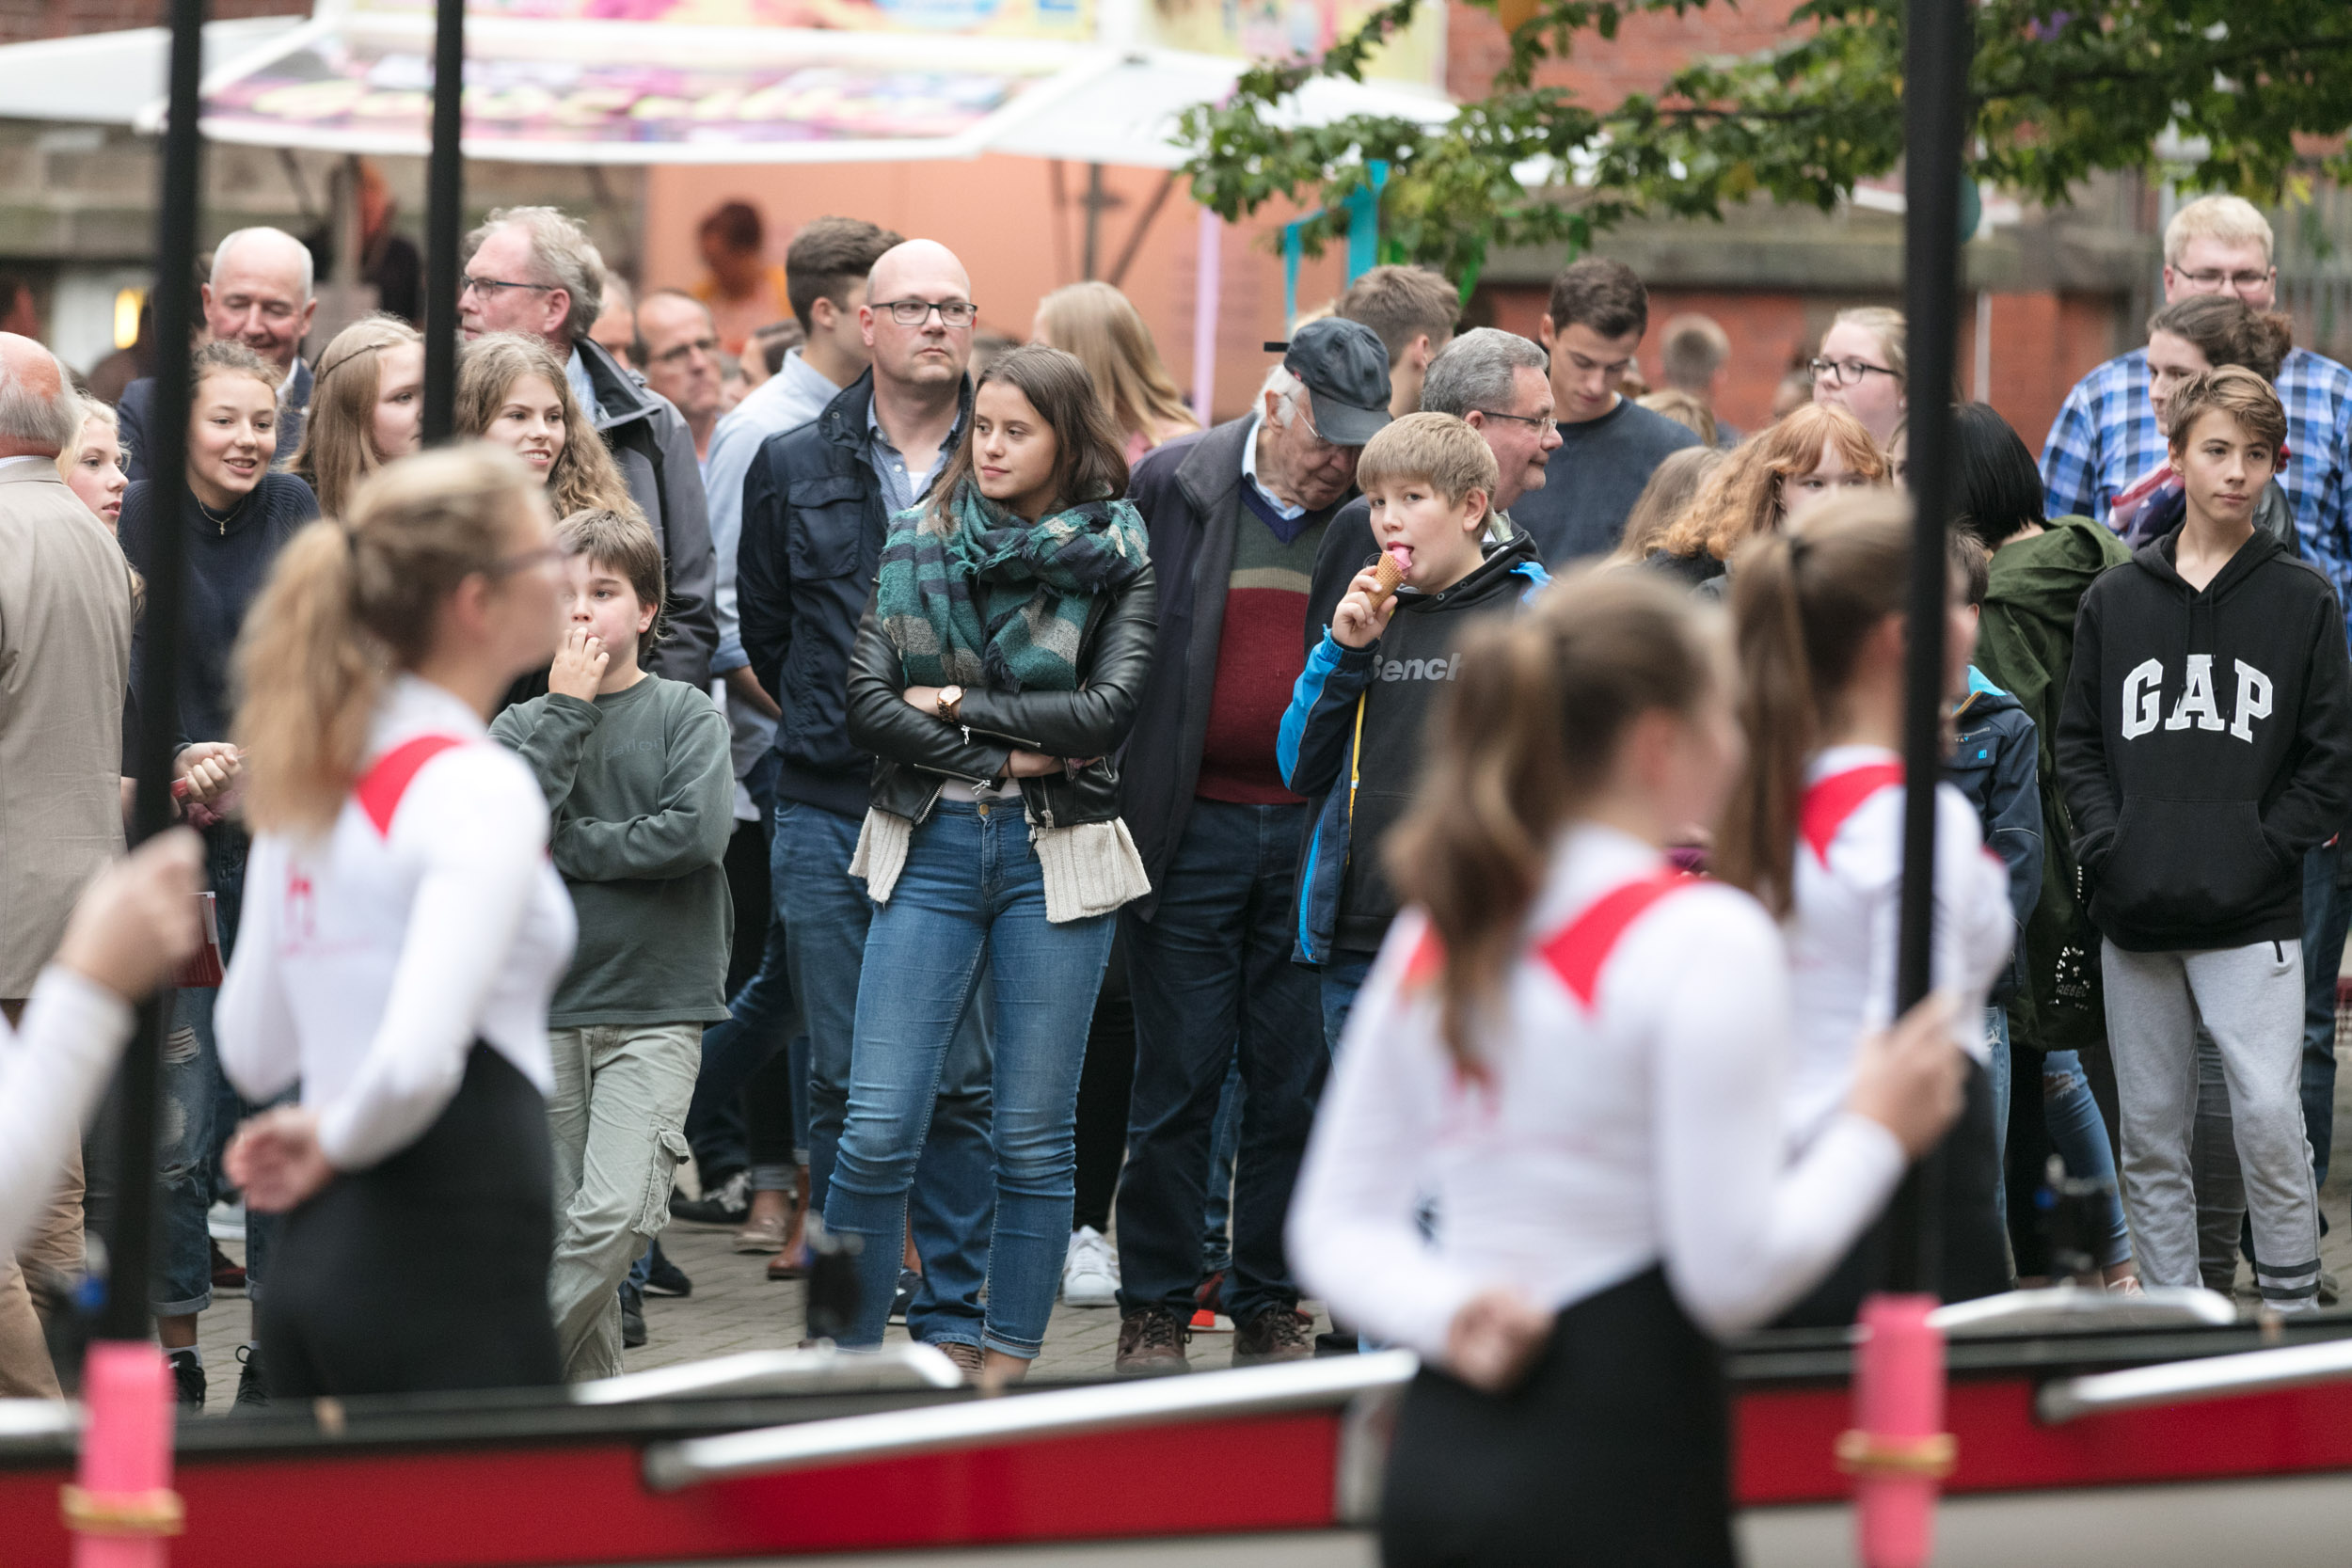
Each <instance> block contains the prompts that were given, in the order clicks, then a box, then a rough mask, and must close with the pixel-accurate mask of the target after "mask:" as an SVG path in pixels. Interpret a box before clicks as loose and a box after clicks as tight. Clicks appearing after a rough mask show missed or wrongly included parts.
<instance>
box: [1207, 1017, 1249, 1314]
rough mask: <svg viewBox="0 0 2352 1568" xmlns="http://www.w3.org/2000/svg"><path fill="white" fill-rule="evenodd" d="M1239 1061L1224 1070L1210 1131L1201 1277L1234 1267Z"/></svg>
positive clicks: (1240, 1088)
mask: <svg viewBox="0 0 2352 1568" xmlns="http://www.w3.org/2000/svg"><path fill="white" fill-rule="evenodd" d="M1246 1092H1247V1091H1246V1090H1244V1089H1243V1088H1242V1086H1241V1063H1239V1062H1235V1063H1233V1064H1232V1066H1231V1067H1229V1068H1227V1069H1225V1087H1224V1088H1222V1089H1220V1090H1219V1091H1217V1097H1216V1125H1215V1126H1214V1128H1213V1129H1212V1130H1211V1132H1210V1133H1209V1208H1208V1212H1207V1213H1205V1214H1203V1215H1202V1216H1201V1220H1200V1223H1201V1227H1202V1228H1201V1231H1200V1277H1201V1278H1203V1279H1206V1278H1208V1277H1209V1275H1213V1274H1224V1273H1229V1272H1231V1271H1232V1267H1233V1161H1234V1160H1235V1159H1236V1158H1237V1157H1238V1156H1239V1155H1240V1153H1241V1100H1242V1096H1243V1094H1244V1093H1246Z"/></svg>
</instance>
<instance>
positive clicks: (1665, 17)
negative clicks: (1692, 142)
mask: <svg viewBox="0 0 2352 1568" xmlns="http://www.w3.org/2000/svg"><path fill="white" fill-rule="evenodd" d="M1798 4H1799V0H1749V3H1748V4H1745V5H1742V6H1740V8H1738V9H1737V10H1734V9H1732V8H1729V7H1726V6H1720V5H1719V6H1709V7H1708V8H1705V9H1697V8H1693V9H1692V10H1690V11H1688V12H1686V13H1684V14H1683V15H1680V16H1674V15H1669V14H1666V13H1663V12H1660V13H1654V14H1650V15H1643V16H1631V17H1628V18H1627V19H1626V20H1625V22H1624V23H1622V24H1620V25H1619V26H1618V28H1617V36H1616V37H1615V38H1614V39H1613V40H1610V41H1608V42H1605V43H1604V42H1602V41H1601V40H1599V39H1598V38H1597V36H1595V35H1593V34H1590V33H1585V34H1581V35H1579V37H1578V40H1577V43H1578V51H1577V53H1576V54H1574V55H1570V56H1569V57H1568V58H1567V59H1565V60H1548V61H1546V62H1545V63H1544V64H1543V65H1542V66H1540V67H1539V68H1537V70H1536V72H1535V81H1536V84H1537V85H1538V86H1542V87H1565V88H1567V89H1568V90H1569V91H1570V92H1573V93H1574V94H1575V95H1576V97H1577V101H1578V102H1579V103H1581V104H1582V105H1583V106H1584V107H1586V108H1588V109H1589V108H1600V107H1603V106H1607V105H1613V104H1615V103H1618V102H1620V101H1621V100H1623V99H1624V97H1625V96H1626V94H1628V93H1629V92H1655V91H1656V90H1657V89H1658V88H1659V87H1661V86H1662V85H1663V84H1664V83H1665V81H1666V78H1668V77H1669V76H1672V75H1673V74H1674V73H1675V72H1676V71H1679V70H1681V69H1682V68H1683V66H1685V65H1686V64H1688V63H1689V62H1690V61H1691V60H1692V59H1694V58H1696V57H1698V56H1701V55H1750V54H1755V53H1756V52H1758V51H1760V50H1764V49H1769V48H1771V47H1772V46H1773V45H1775V44H1778V43H1781V42H1783V41H1785V40H1786V38H1787V36H1788V13H1789V12H1791V11H1793V10H1795V9H1796V8H1797V6H1798ZM1445 25H1446V90H1447V91H1448V92H1450V93H1452V94H1453V95H1454V97H1455V98H1457V99H1472V98H1484V97H1486V92H1487V89H1488V87H1489V86H1490V85H1491V84H1492V83H1493V81H1494V76H1495V72H1496V71H1500V70H1502V67H1503V65H1504V64H1505V63H1506V62H1507V61H1508V60H1509V59H1510V57H1511V47H1510V42H1509V39H1508V36H1507V35H1506V34H1505V33H1504V31H1503V27H1502V23H1501V22H1500V21H1498V20H1497V19H1496V17H1495V13H1494V12H1493V11H1490V10H1483V9H1480V8H1475V7H1470V6H1464V5H1460V4H1458V3H1457V4H1454V5H1450V6H1449V7H1448V8H1446V19H1445Z"/></svg>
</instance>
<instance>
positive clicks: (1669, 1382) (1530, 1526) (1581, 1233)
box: [1289, 572, 1957, 1568]
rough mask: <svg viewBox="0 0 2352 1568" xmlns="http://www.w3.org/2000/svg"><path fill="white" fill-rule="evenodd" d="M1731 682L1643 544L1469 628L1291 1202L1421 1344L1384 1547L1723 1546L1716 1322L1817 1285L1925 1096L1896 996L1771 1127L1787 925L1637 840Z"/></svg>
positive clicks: (1493, 1550)
mask: <svg viewBox="0 0 2352 1568" xmlns="http://www.w3.org/2000/svg"><path fill="white" fill-rule="evenodd" d="M1732 684H1733V679H1732V673H1731V664H1730V660H1729V657H1728V649H1727V647H1726V646H1725V644H1724V639H1723V637H1722V634H1721V630H1720V626H1719V623H1718V621H1717V619H1716V615H1715V612H1714V611H1713V610H1708V609H1706V608H1703V607H1698V606H1693V605H1692V604H1691V603H1690V602H1689V601H1688V600H1687V599H1686V598H1685V597H1684V596H1683V595H1682V594H1678V593H1677V592H1676V591H1675V590H1674V589H1673V588H1671V587H1670V586H1668V585H1667V584H1665V583H1663V582H1661V581H1659V580H1657V579H1656V578H1651V577H1649V576H1647V575H1645V574H1637V573H1622V572H1620V573H1606V574H1588V575H1584V576H1581V577H1578V578H1571V579H1569V580H1568V581H1567V582H1565V584H1563V585H1562V586H1560V587H1558V588H1556V589H1554V590H1553V591H1552V592H1551V593H1550V594H1547V595H1546V596H1545V598H1544V599H1543V600H1542V602H1541V603H1540V605H1539V606H1538V608H1537V609H1536V610H1535V611H1534V613H1533V614H1531V615H1527V616H1523V617H1520V618H1518V619H1515V620H1511V621H1505V622H1496V623H1491V624H1489V625H1488V626H1484V627H1480V628H1477V629H1476V631H1475V634H1474V635H1473V636H1472V637H1471V638H1470V640H1469V641H1466V642H1465V643H1464V645H1463V650H1462V654H1461V659H1460V672H1459V674H1458V676H1457V678H1456V682H1455V687H1454V692H1453V694H1452V697H1451V699H1450V700H1449V702H1448V704H1447V705H1446V707H1445V708H1444V709H1443V717H1442V719H1441V720H1440V721H1439V722H1438V728H1437V734H1436V741H1435V744H1434V745H1433V747H1432V763H1431V768H1430V771H1429V776H1428V778H1427V779H1426V781H1425V783H1424V785H1423V788H1422V794H1421V798H1420V801H1419V803H1418V804H1417V805H1416V806H1415V808H1414V810H1413V812H1412V814H1411V815H1410V816H1407V817H1406V819H1405V821H1404V822H1402V823H1401V824H1399V826H1398V828H1397V829H1396V831H1395V832H1393V833H1391V836H1390V840H1389V847H1388V855H1389V866H1390V875H1391V877H1392V878H1393V879H1394V880H1395V884H1396V886H1397V889H1398V891H1399V893H1400V894H1401V895H1403V896H1404V897H1405V899H1406V900H1407V901H1408V903H1409V904H1410V905H1411V906H1412V907H1411V908H1410V909H1408V910H1407V911H1406V913H1405V914H1404V915H1402V916H1401V917H1400V918H1399V919H1398V921H1397V923H1396V925H1395V927H1393V928H1392V929H1391V932H1390V936H1389V940H1388V942H1387V944H1386V945H1385V947H1384V948H1383V950H1382V953H1381V957H1380V960H1379V962H1378V963H1377V965H1375V968H1374V971H1373V974H1372V977H1371V979H1370V981H1369V982H1368V983H1367V985H1366V987H1365V990H1364V992H1363V999H1362V1000H1361V1001H1360V1002H1359V1004H1358V1006H1357V1010H1356V1013H1355V1016H1354V1018H1353V1020H1352V1021H1351V1022H1350V1024H1349V1027H1348V1031H1347V1034H1346V1036H1345V1037H1344V1039H1343V1043H1342V1045H1341V1048H1340V1053H1339V1064H1338V1067H1337V1069H1335V1076H1334V1079H1333V1086H1332V1088H1331V1090H1330V1093H1329V1096H1328V1098H1327V1101H1326V1102H1325V1104H1324V1107H1323V1113H1322V1117H1321V1119H1320V1120H1319V1122H1318V1124H1317V1126H1316V1130H1315V1133H1314V1139H1313V1142H1312V1144H1311V1148H1310V1149H1309V1152H1308V1158H1307V1164H1306V1167H1305V1170H1304V1171H1303V1173H1302V1174H1301V1177H1300V1181H1299V1189H1298V1197H1297V1201H1296V1204H1295V1208H1294V1210H1293V1212H1292V1215H1291V1224H1290V1233H1289V1244H1290V1249H1291V1258H1292V1260H1293V1262H1294V1263H1295V1266H1296V1267H1297V1269H1298V1272H1299V1274H1300V1276H1301V1278H1302V1280H1303V1282H1304V1283H1305V1284H1306V1285H1307V1287H1308V1288H1309V1289H1310V1291H1312V1292H1313V1293H1315V1294H1318V1295H1321V1296H1322V1297H1324V1298H1325V1300H1326V1301H1327V1303H1328V1304H1329V1306H1330V1308H1331V1311H1332V1314H1333V1315H1334V1316H1335V1317H1338V1318H1340V1319H1343V1320H1344V1321H1346V1322H1348V1323H1355V1324H1358V1325H1359V1326H1360V1327H1361V1328H1363V1329H1364V1330H1365V1331H1366V1332H1368V1333H1369V1334H1371V1335H1373V1336H1374V1337H1375V1338H1380V1339H1385V1340H1387V1341H1390V1342H1391V1343H1396V1344H1403V1345H1407V1346H1410V1347H1411V1348H1413V1349H1414V1350H1417V1351H1419V1352H1420V1353H1421V1354H1422V1358H1423V1361H1424V1370H1423V1371H1422V1375H1421V1377H1420V1378H1419V1380H1418V1381H1417V1382H1416V1383H1415V1384H1414V1386H1413V1388H1412V1390H1411V1392H1410V1393H1409V1394H1408V1396H1407V1397H1406V1403H1405V1407H1404V1410H1403V1412H1402V1414H1401V1416H1400V1417H1399V1422H1398V1429H1397V1436H1396V1445H1395V1449H1394V1451H1393V1453H1392V1455H1391V1460H1390V1465H1389V1477H1390V1481H1389V1495H1388V1497H1387V1499H1386V1500H1385V1502H1384V1504H1383V1507H1382V1511H1381V1533H1382V1560H1383V1561H1384V1562H1385V1563H1388V1564H1391V1565H1397V1564H1420V1563H1440V1562H1443V1563H1470V1562H1475V1563H1479V1564H1481V1565H1482V1568H1483V1565H1486V1564H1509V1563H1522V1562H1524V1563H1537V1562H1541V1563H1546V1564H1553V1563H1593V1564H1608V1565H1610V1568H1619V1565H1622V1564H1628V1563H1661V1564H1662V1563H1674V1564H1677V1565H1687V1564H1715V1563H1729V1562H1730V1561H1731V1560H1732V1546H1731V1537H1730V1524H1729V1499H1728V1477H1727V1471H1726V1465H1727V1449H1728V1436H1727V1431H1726V1418H1725V1404H1724V1386H1723V1374H1722V1370H1721V1366H1720V1357H1719V1354H1718V1352H1717V1350H1716V1347H1715V1343H1714V1337H1716V1336H1721V1335H1726V1334H1732V1333H1736V1332H1739V1331H1740V1330H1742V1329H1745V1328H1747V1327H1749V1326H1751V1325H1753V1324H1755V1323H1759V1322H1762V1321H1763V1320H1765V1319H1767V1318H1769V1317H1771V1316H1772V1314H1773V1313H1774V1312H1776V1311H1778V1310H1779V1309H1780V1308H1781V1307H1784V1306H1785V1305H1787V1304H1788V1302H1789V1301H1790V1300H1792V1299H1794V1298H1795V1297H1796V1296H1797V1295H1799V1294H1800V1293H1801V1292H1803V1291H1805V1290H1806V1289H1807V1288H1808V1287H1810V1286H1811V1285H1812V1283H1813V1282H1814V1280H1815V1279H1816V1278H1818V1277H1819V1276H1820V1274H1821V1272H1822V1271H1823V1270H1825V1269H1827V1268H1828V1267H1829V1266H1830V1265H1831V1264H1832V1263H1834V1262H1835V1261H1836V1259H1837V1258H1838V1257H1839V1256H1840V1255H1841V1254H1842V1253H1843V1252H1844V1251H1845V1249H1846V1248H1847V1247H1848V1246H1849V1245H1850V1244H1851V1242H1852V1240H1853V1238H1854V1237H1855V1235H1857V1234H1858V1233H1859V1232H1860V1231H1861V1229H1862V1227H1864V1226H1865V1225H1867V1223H1868V1221H1869V1219H1870V1217H1871V1216H1872V1215H1873V1214H1875V1213H1876V1212H1877V1211H1878V1209H1879V1207H1880V1205H1881V1204H1882V1203H1883V1200H1884V1199H1885V1197H1886V1196H1887V1195H1888V1194H1889V1193H1890V1192H1892V1191H1893V1189H1894V1186H1895V1182H1896V1180H1897V1179H1898V1178H1899V1176H1900V1175H1901V1173H1902V1171H1903V1168H1904V1166H1905V1164H1906V1163H1907V1162H1908V1160H1909V1158H1910V1156H1911V1155H1912V1154H1913V1153H1914V1152H1915V1151H1916V1150H1918V1149H1919V1148H1923V1147H1925V1146H1926V1145H1927V1144H1929V1143H1930V1142H1931V1141H1932V1140H1933V1139H1934V1137H1935V1136H1936V1134H1937V1133H1939V1132H1941V1131H1942V1129H1943V1127H1944V1125H1945V1122H1946V1121H1947V1119H1948V1117H1949V1116H1950V1114H1951V1107H1952V1105H1953V1103H1954V1101H1955V1099H1956V1090H1955V1080H1956V1074H1957V1068H1956V1065H1955V1062H1954V1053H1953V1051H1952V1049H1951V1047H1950V1045H1949V1044H1948V1043H1947V1037H1948V1030H1947V1028H1946V1027H1945V1025H1944V1022H1943V1020H1942V1016H1941V1014H1940V1012H1939V1011H1937V1009H1936V1008H1934V1007H1932V1006H1931V1007H1927V1008H1922V1009H1920V1010H1919V1013H1918V1014H1917V1015H1915V1016H1914V1017H1913V1018H1910V1019H1907V1020H1906V1021H1905V1022H1904V1024H1903V1026H1902V1027H1901V1028H1900V1029H1899V1030H1897V1031H1895V1032H1894V1033H1893V1034H1892V1035H1887V1036H1881V1037H1875V1038H1874V1039H1872V1040H1870V1041H1867V1042H1864V1043H1862V1044H1861V1045H1860V1047H1859V1062H1860V1066H1859V1069H1858V1070H1857V1072H1856V1073H1855V1076H1854V1080H1853V1084H1852V1087H1851V1092H1850V1093H1849V1094H1848V1096H1847V1098H1846V1101H1845V1103H1844V1105H1843V1107H1842V1108H1841V1109H1840V1110H1839V1111H1838V1112H1837V1114H1836V1116H1835V1117H1833V1118H1832V1120H1831V1122H1830V1124H1829V1125H1828V1126H1826V1127H1825V1128H1824V1129H1823V1130H1822V1132H1821V1135H1820V1137H1818V1138H1816V1139H1815V1140H1814V1142H1813V1144H1812V1145H1811V1146H1810V1147H1809V1148H1807V1149H1806V1150H1805V1151H1804V1154H1803V1156H1802V1157H1800V1158H1798V1159H1796V1160H1794V1161H1793V1162H1792V1161H1791V1160H1790V1158H1789V1155H1788V1138H1787V1135H1786V1131H1785V1128H1784V1126H1783V1124H1782V1121H1781V1117H1780V1114H1779V1106H1780V1103H1781V1098H1782V1095H1783V1091H1784V1087H1785V1085H1786V1083H1787V1080H1788V1067H1789V1061H1790V1043H1791V1042H1790V1038H1789V1008H1788V962H1787V958H1786V957H1785V953H1784V949H1783V945H1782V942H1781V936H1780V933H1779V931H1778V930H1777V929H1776V928H1775V927H1774V925H1773V922H1772V917H1771V915H1769V914H1768V913H1767V912H1766V911H1764V910H1763V909H1762V908H1760V907H1759V906H1758V905H1757V904H1756V901H1755V900H1754V899H1753V898H1751V897H1749V896H1748V895H1745V894H1743V893H1740V892H1738V891H1736V890H1734V889H1731V888H1728V887H1724V886H1721V885H1719V884H1713V883H1708V882H1704V881H1699V880H1695V879H1684V878H1680V877H1678V876H1677V875H1676V874H1675V872H1674V871H1673V868H1672V866H1671V864H1670V863H1669V862H1668V861H1667V858H1666V855H1665V853H1664V850H1663V848H1662V846H1663V845H1665V844H1668V843H1670V842H1674V841H1676V840H1677V837H1678V836H1679V835H1680V834H1681V833H1682V832H1685V831H1687V828H1688V827H1689V825H1691V824H1693V823H1706V822H1712V821H1714V820H1716V818H1717V816H1718V815H1719V814H1720V812H1721V810H1722V807H1723V803H1724V797H1725V795H1726V794H1727V793H1728V791H1729V789H1730V787H1731V783H1732V779H1733V775H1734V772H1735V770H1736V769H1737V768H1738V767H1739V764H1740V751H1741V742H1740V731H1739V727H1738V725H1737V724H1736V722H1735V721H1734V720H1733V716H1732V703H1731V697H1732ZM1423 1195H1427V1196H1430V1197H1432V1198H1434V1201H1435V1206H1436V1214H1437V1236H1436V1239H1435V1240H1434V1242H1425V1241H1423V1240H1422V1238H1421V1237H1420V1236H1419V1235H1418V1234H1417V1233H1416V1229H1415V1225H1414V1211H1415V1207H1416V1203H1417V1201H1418V1200H1419V1199H1420V1198H1421V1197H1422V1196H1423Z"/></svg>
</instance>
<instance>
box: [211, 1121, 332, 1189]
mask: <svg viewBox="0 0 2352 1568" xmlns="http://www.w3.org/2000/svg"><path fill="white" fill-rule="evenodd" d="M221 1163H222V1164H223V1165H224V1166H225V1167H226V1168H227V1170H228V1172H229V1180H230V1181H231V1182H233V1183H235V1184H236V1185H237V1186H239V1187H241V1188H243V1189H244V1190H245V1206H246V1208H247V1209H251V1210H253V1211H255V1212H259V1213H263V1214H282V1213H284V1212H286V1211H287V1210H289V1209H292V1208H294V1207H296V1206H298V1205H299V1204H301V1203H302V1202H303V1201H304V1200H305V1199H307V1198H309V1197H310V1196H311V1195H312V1194H314V1193H316V1192H317V1191H318V1190H319V1189H320V1188H321V1187H324V1186H326V1183H327V1181H328V1180H329V1179H330V1178H332V1177H333V1176H334V1174H335V1167H334V1166H332V1165H330V1164H327V1163H326V1151H325V1150H324V1149H322V1148H319V1118H318V1113H317V1112H315V1111H306V1110H304V1109H303V1108H302V1107H301V1106H299V1105H280V1106H278V1107H277V1108H276V1109H275V1110H269V1111H263V1112H262V1114H261V1115H260V1116H258V1117H254V1118H253V1119H252V1120H250V1121H248V1122H246V1124H245V1125H244V1126H242V1127H240V1128H238V1129H237V1135H236V1136H235V1137H233V1138H231V1139H230V1140H229V1148H228V1152H227V1153H226V1154H224V1155H223V1156H222V1158H221Z"/></svg>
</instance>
